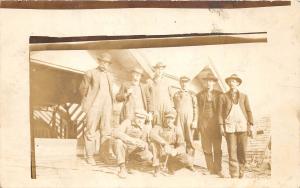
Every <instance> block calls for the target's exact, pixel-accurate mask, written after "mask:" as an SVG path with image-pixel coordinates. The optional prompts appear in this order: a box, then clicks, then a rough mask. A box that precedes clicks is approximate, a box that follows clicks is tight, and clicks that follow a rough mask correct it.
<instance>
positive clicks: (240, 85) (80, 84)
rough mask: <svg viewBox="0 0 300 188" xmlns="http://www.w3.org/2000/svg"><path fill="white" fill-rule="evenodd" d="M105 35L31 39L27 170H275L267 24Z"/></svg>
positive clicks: (161, 175)
mask: <svg viewBox="0 0 300 188" xmlns="http://www.w3.org/2000/svg"><path fill="white" fill-rule="evenodd" d="M100 38H101V37H100ZM102 38H104V39H103V40H97V41H80V40H81V38H80V37H79V38H77V40H79V42H74V39H72V42H71V43H70V42H58V41H55V40H56V39H55V38H54V37H53V38H51V37H48V38H43V37H41V38H38V37H32V38H31V41H33V43H31V44H30V49H31V51H30V104H31V132H32V134H31V137H32V138H31V140H32V145H31V147H32V148H31V149H32V151H33V152H32V156H31V168H32V175H33V176H32V178H45V177H47V178H49V177H52V176H56V174H64V175H65V176H70V177H74V176H75V177H76V176H77V175H78V176H92V177H94V178H103V177H109V178H115V179H116V180H118V179H129V180H133V179H134V178H136V177H139V178H143V179H145V180H146V181H158V182H159V181H164V179H166V178H169V177H173V178H187V177H188V178H191V179H193V178H196V177H197V178H198V179H202V178H203V179H216V178H239V179H242V178H267V179H268V178H270V177H271V117H270V114H269V113H268V110H269V109H268V105H266V106H265V109H263V108H258V107H257V106H258V105H260V104H261V103H262V102H263V101H264V100H265V99H266V98H267V97H268V95H269V93H268V92H267V91H264V90H261V92H259V93H257V92H256V91H257V88H259V87H263V86H264V84H266V83H263V82H261V81H259V82H260V83H257V81H258V80H259V79H261V78H259V75H257V70H256V69H259V68H260V66H261V65H259V64H257V63H256V64H252V66H251V67H250V66H249V64H250V62H247V61H245V60H244V57H245V55H249V53H251V52H249V49H250V48H253V47H255V48H256V49H257V48H259V49H261V50H262V51H263V50H264V48H266V43H267V38H266V32H257V33H247V34H226V33H216V34H197V35H187V36H186V35H184V36H179V37H178V36H163V37H162V36H160V37H157V36H151V37H141V36H130V37H128V38H127V39H124V37H122V38H123V39H116V38H117V37H113V38H114V39H113V40H112V39H111V38H112V37H102ZM119 38H121V37H119ZM131 38H134V39H131ZM38 40H40V41H43V40H44V41H46V40H47V41H55V42H53V43H51V42H50V43H40V42H38ZM57 40H61V41H63V39H57ZM191 41H192V42H191ZM224 41H225V42H224ZM131 46H133V47H135V48H131ZM114 48H117V49H114ZM43 49H50V50H43ZM54 49H56V50H54ZM83 49H86V50H83ZM237 51H238V53H237ZM253 53H255V51H253ZM220 54H223V55H220ZM258 59H259V55H258V57H257V60H258ZM257 60H253V61H257ZM257 62H258V61H257ZM254 73H255V74H254ZM261 76H263V75H261ZM258 84H260V85H258ZM83 172H84V174H83ZM128 182H130V181H128ZM130 185H131V184H130V183H129V184H128V185H127V186H130ZM132 186H133V185H132Z"/></svg>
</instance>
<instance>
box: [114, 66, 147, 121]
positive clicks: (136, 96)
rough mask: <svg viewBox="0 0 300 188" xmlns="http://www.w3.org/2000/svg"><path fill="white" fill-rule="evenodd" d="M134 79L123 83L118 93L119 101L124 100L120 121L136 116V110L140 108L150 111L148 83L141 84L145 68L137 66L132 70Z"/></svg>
mask: <svg viewBox="0 0 300 188" xmlns="http://www.w3.org/2000/svg"><path fill="white" fill-rule="evenodd" d="M131 75H132V80H131V81H130V82H125V83H123V84H122V85H121V87H120V90H119V92H118V93H117V95H116V100H117V101H118V102H123V106H122V110H121V114H120V123H121V122H122V121H124V120H125V119H132V118H134V112H135V111H138V110H144V111H149V108H148V107H149V105H150V94H149V92H148V90H147V87H146V85H144V84H141V83H140V80H141V77H142V75H143V70H142V69H140V68H138V67H135V68H134V69H132V71H131Z"/></svg>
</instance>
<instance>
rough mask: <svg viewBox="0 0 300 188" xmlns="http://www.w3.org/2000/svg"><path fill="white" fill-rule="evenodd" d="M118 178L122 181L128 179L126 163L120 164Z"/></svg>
mask: <svg viewBox="0 0 300 188" xmlns="http://www.w3.org/2000/svg"><path fill="white" fill-rule="evenodd" d="M118 176H119V177H120V178H122V179H125V178H126V177H127V170H126V167H125V163H122V164H120V171H119V173H118Z"/></svg>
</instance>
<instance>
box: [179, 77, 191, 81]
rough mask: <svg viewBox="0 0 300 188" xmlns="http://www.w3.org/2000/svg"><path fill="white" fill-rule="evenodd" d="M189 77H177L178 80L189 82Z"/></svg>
mask: <svg viewBox="0 0 300 188" xmlns="http://www.w3.org/2000/svg"><path fill="white" fill-rule="evenodd" d="M190 80H191V79H190V78H189V77H187V76H182V77H180V78H179V81H180V82H189V81H190Z"/></svg>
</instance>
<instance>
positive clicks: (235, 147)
mask: <svg viewBox="0 0 300 188" xmlns="http://www.w3.org/2000/svg"><path fill="white" fill-rule="evenodd" d="M247 140H248V136H247V132H235V133H226V141H227V148H228V154H229V173H230V175H231V177H233V178H236V177H238V176H239V175H241V174H244V171H245V164H246V151H247Z"/></svg>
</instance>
